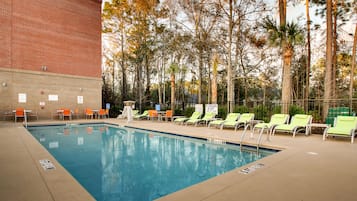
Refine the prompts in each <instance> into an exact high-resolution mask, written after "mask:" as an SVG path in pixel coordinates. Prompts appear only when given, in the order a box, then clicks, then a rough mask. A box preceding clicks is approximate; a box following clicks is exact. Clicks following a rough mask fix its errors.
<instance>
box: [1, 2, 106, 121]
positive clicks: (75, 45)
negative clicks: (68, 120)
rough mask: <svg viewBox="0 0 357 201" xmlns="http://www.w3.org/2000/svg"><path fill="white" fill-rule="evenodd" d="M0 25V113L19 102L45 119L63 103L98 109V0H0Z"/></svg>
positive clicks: (99, 27)
mask: <svg viewBox="0 0 357 201" xmlns="http://www.w3.org/2000/svg"><path fill="white" fill-rule="evenodd" d="M0 24H1V26H0V42H1V44H2V45H1V46H0V84H1V85H0V110H1V111H2V112H3V111H8V110H13V109H15V108H16V107H19V106H21V107H24V108H26V109H31V110H35V111H36V112H38V114H39V116H40V118H49V117H50V114H51V113H53V112H54V111H55V110H56V109H58V108H62V107H67V108H71V109H73V110H75V109H79V110H80V111H82V110H84V108H86V107H90V108H93V109H94V108H95V109H99V108H101V4H100V1H93V0H58V1H53V0H31V1H23V0H0ZM19 93H22V94H26V97H27V101H26V103H19V102H18V94H19ZM48 95H57V96H58V101H50V100H49V99H48ZM78 96H80V97H83V103H80V104H78V101H77V98H78Z"/></svg>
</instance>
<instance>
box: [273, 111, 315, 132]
mask: <svg viewBox="0 0 357 201" xmlns="http://www.w3.org/2000/svg"><path fill="white" fill-rule="evenodd" d="M311 121H312V116H311V115H307V114H296V115H294V116H293V117H292V119H291V122H290V124H282V125H278V126H276V127H275V128H274V129H273V133H272V134H273V135H274V134H275V132H276V131H279V132H287V133H292V134H293V137H295V135H296V133H298V132H299V131H302V130H304V131H305V135H308V134H309V125H310V124H311Z"/></svg>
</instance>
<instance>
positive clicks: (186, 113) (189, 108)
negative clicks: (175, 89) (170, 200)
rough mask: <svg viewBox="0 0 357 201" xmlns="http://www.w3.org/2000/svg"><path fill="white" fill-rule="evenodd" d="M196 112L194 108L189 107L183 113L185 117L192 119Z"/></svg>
mask: <svg viewBox="0 0 357 201" xmlns="http://www.w3.org/2000/svg"><path fill="white" fill-rule="evenodd" d="M194 111H195V108H194V107H188V108H186V109H185V111H183V115H184V116H186V117H190V116H191V115H192V113H193V112H194Z"/></svg>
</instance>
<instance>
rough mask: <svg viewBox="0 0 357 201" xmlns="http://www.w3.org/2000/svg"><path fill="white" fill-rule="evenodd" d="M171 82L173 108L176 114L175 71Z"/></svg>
mask: <svg viewBox="0 0 357 201" xmlns="http://www.w3.org/2000/svg"><path fill="white" fill-rule="evenodd" d="M170 82H171V110H172V113H173V114H174V112H175V102H176V100H175V73H174V72H172V73H171V76H170Z"/></svg>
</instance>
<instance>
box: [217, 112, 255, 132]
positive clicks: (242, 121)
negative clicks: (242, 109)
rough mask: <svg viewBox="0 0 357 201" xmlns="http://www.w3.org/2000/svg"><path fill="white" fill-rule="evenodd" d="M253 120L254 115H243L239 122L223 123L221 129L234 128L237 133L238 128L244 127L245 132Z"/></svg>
mask: <svg viewBox="0 0 357 201" xmlns="http://www.w3.org/2000/svg"><path fill="white" fill-rule="evenodd" d="M253 119H254V113H243V114H242V115H240V116H239V118H238V120H237V121H230V122H223V124H222V125H221V129H223V128H224V127H234V131H236V130H237V129H238V128H240V127H242V126H243V127H244V130H245V129H246V126H247V125H248V123H250V121H251V120H253Z"/></svg>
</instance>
